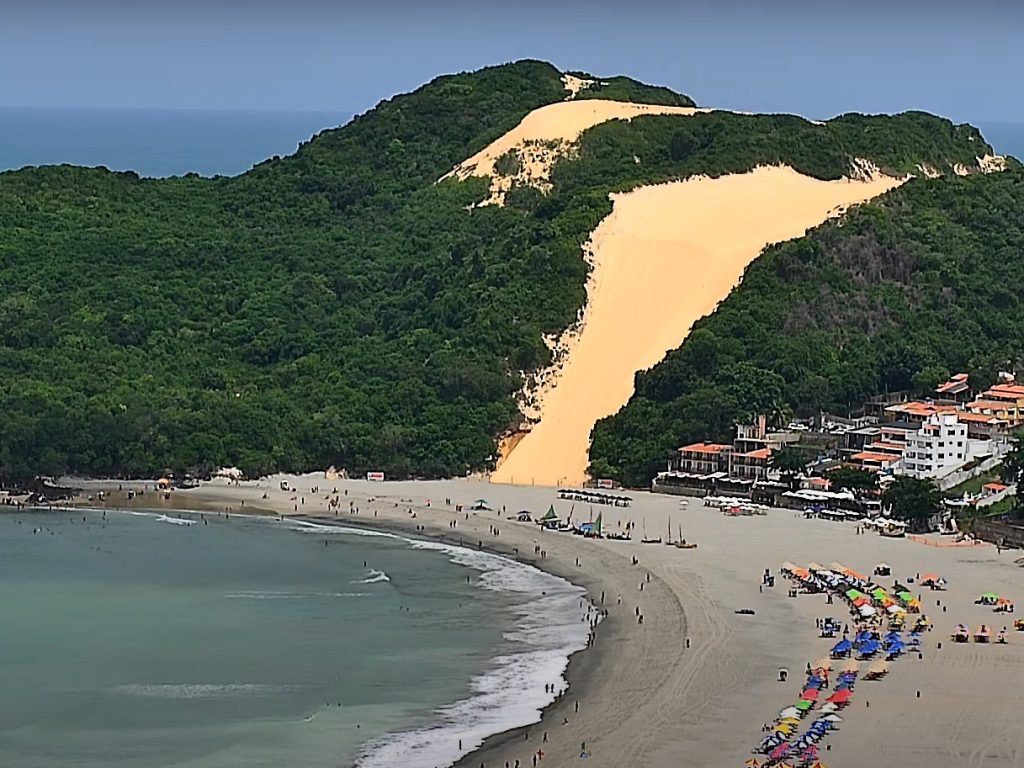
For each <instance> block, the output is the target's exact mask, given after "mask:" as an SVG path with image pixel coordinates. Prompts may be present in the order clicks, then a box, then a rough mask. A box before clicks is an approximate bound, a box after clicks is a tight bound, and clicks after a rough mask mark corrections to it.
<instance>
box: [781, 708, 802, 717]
mask: <svg viewBox="0 0 1024 768" xmlns="http://www.w3.org/2000/svg"><path fill="white" fill-rule="evenodd" d="M779 719H780V720H789V719H796V720H799V719H800V710H799V709H797V708H796V707H786V708H785V709H784V710H782V711H781V712H779Z"/></svg>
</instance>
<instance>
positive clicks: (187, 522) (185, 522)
mask: <svg viewBox="0 0 1024 768" xmlns="http://www.w3.org/2000/svg"><path fill="white" fill-rule="evenodd" d="M156 521H157V522H158V523H171V524H172V525H195V524H196V521H195V520H184V519H182V518H180V517H168V516H167V515H160V516H159V517H158V518H157V519H156Z"/></svg>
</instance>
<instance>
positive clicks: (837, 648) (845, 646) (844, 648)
mask: <svg viewBox="0 0 1024 768" xmlns="http://www.w3.org/2000/svg"><path fill="white" fill-rule="evenodd" d="M852 647H853V643H851V642H850V641H849V640H840V641H839V642H838V643H836V644H835V645H833V646H832V651H831V652H832V653H834V654H840V653H847V652H848V651H849V650H850V648H852Z"/></svg>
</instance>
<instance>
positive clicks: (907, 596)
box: [896, 592, 914, 603]
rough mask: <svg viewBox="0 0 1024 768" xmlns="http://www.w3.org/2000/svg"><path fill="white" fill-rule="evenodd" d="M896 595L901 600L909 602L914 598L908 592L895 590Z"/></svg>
mask: <svg viewBox="0 0 1024 768" xmlns="http://www.w3.org/2000/svg"><path fill="white" fill-rule="evenodd" d="M896 597H898V598H899V599H900V600H902V601H903V602H905V603H909V602H910V601H911V600H913V599H914V596H913V595H912V594H910V593H909V592H897V593H896Z"/></svg>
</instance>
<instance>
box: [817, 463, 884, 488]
mask: <svg viewBox="0 0 1024 768" xmlns="http://www.w3.org/2000/svg"><path fill="white" fill-rule="evenodd" d="M828 479H829V480H831V481H832V490H834V491H842V490H848V491H869V490H872V489H873V488H876V487H877V486H878V477H877V476H876V475H875V474H874V473H872V472H866V471H864V470H863V469H851V468H850V467H839V468H838V469H833V470H832V471H831V472H829V473H828Z"/></svg>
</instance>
